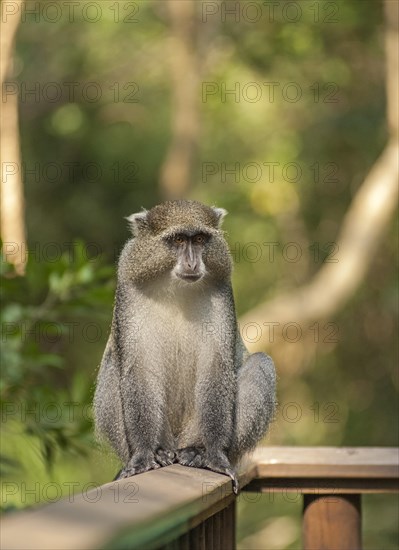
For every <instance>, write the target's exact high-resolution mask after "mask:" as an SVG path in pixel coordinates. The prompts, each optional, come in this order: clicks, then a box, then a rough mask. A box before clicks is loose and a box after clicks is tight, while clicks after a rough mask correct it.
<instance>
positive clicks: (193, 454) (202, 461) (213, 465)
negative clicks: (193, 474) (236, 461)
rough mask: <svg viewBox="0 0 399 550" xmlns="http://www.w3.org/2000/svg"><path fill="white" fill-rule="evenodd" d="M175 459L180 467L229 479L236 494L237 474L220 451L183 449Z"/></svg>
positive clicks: (200, 448) (237, 487)
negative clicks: (202, 470)
mask: <svg viewBox="0 0 399 550" xmlns="http://www.w3.org/2000/svg"><path fill="white" fill-rule="evenodd" d="M176 459H177V462H178V463H179V464H181V465H182V466H190V467H193V468H205V469H207V470H212V472H216V473H218V474H224V475H226V476H229V477H231V480H232V482H233V491H234V493H235V494H238V489H239V485H238V479H237V474H236V473H235V471H234V469H233V468H232V466H231V464H230V462H229V460H228V458H227V456H226V455H225V454H224V453H223V452H222V451H213V452H209V451H207V450H206V449H205V448H204V447H185V448H184V449H179V450H178V451H177V453H176Z"/></svg>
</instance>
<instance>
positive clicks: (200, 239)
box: [193, 235, 205, 244]
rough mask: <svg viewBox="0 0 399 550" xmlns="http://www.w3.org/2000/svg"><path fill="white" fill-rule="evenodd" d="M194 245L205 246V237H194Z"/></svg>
mask: <svg viewBox="0 0 399 550" xmlns="http://www.w3.org/2000/svg"><path fill="white" fill-rule="evenodd" d="M193 243H194V244H204V243H205V235H194V237H193Z"/></svg>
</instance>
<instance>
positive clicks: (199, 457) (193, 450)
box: [176, 446, 206, 468]
mask: <svg viewBox="0 0 399 550" xmlns="http://www.w3.org/2000/svg"><path fill="white" fill-rule="evenodd" d="M176 461H177V462H178V463H179V464H181V465H182V466H191V467H192V468H206V466H205V447H194V446H193V447H184V449H178V451H177V452H176Z"/></svg>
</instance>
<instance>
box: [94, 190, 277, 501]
mask: <svg viewBox="0 0 399 550" xmlns="http://www.w3.org/2000/svg"><path fill="white" fill-rule="evenodd" d="M225 213H226V212H225V211H224V210H223V209H216V208H211V207H208V206H205V205H202V204H201V203H198V202H195V201H171V202H167V203H164V204H161V205H159V206H156V207H154V208H153V209H151V210H149V211H148V212H146V211H144V212H140V213H139V214H137V215H132V216H130V217H129V218H128V219H129V222H130V223H131V225H132V230H133V234H134V238H133V239H131V240H129V241H128V242H127V244H126V245H125V247H124V249H123V251H122V254H121V257H120V260H119V267H118V284H117V290H116V296H115V307H114V316H113V321H112V327H111V334H110V336H109V340H108V343H107V346H106V349H105V352H104V357H103V360H102V363H101V367H100V372H99V375H98V381H97V388H96V393H95V398H94V410H95V420H96V429H97V431H98V433H99V434H100V435H101V436H103V437H105V439H106V440H108V442H109V443H110V444H111V446H112V447H113V449H114V450H115V452H116V453H117V454H118V456H119V458H120V459H121V461H122V462H123V464H124V469H123V470H122V472H121V474H120V477H128V476H130V475H133V474H136V473H140V472H142V471H146V470H148V469H151V468H157V467H160V466H164V465H167V464H171V463H172V462H179V463H180V464H184V465H188V466H197V467H206V468H209V469H212V470H215V471H219V472H222V473H225V474H227V475H230V476H231V477H232V478H233V482H234V487H235V490H237V480H236V476H235V473H234V470H233V466H234V465H235V464H236V463H237V461H238V460H239V459H240V458H241V457H242V455H243V454H244V453H245V452H246V451H249V450H251V449H253V448H254V447H255V446H256V444H257V442H258V441H259V440H260V439H261V438H262V436H263V435H264V434H265V433H266V430H267V427H268V425H269V422H270V421H271V419H272V417H273V414H274V409H275V384H276V380H275V370H274V365H273V362H272V360H271V358H270V357H269V356H267V355H265V354H264V353H255V354H253V355H249V354H248V352H247V351H246V349H245V346H244V344H243V342H242V340H241V337H240V335H239V332H238V330H237V321H236V314H235V307H234V299H233V293H232V288H231V282H230V276H231V259H230V254H229V251H228V247H227V244H226V241H225V239H224V235H223V232H222V230H221V229H220V223H221V220H222V218H223V217H224V215H225ZM182 230H186V231H191V232H193V233H196V232H198V233H200V232H206V233H207V234H208V235H210V237H209V241H208V242H206V244H205V245H204V247H203V251H202V260H203V265H205V269H206V274H205V276H203V277H202V278H201V279H200V280H198V281H197V282H195V283H187V282H185V281H181V280H179V279H177V278H176V277H173V268H174V267H175V264H176V261H177V258H176V255H175V254H174V251H173V250H171V249H170V248H169V247H168V246H167V244H166V242H165V239H164V238H165V237H168V236H169V235H172V236H173V235H175V234H178V233H179V232H180V231H182Z"/></svg>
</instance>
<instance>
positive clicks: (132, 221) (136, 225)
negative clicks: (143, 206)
mask: <svg viewBox="0 0 399 550" xmlns="http://www.w3.org/2000/svg"><path fill="white" fill-rule="evenodd" d="M147 214H148V211H147V210H143V211H142V212H137V213H136V214H131V215H130V216H127V218H126V219H127V221H128V222H129V225H130V229H131V230H132V233H133V235H134V236H135V237H137V235H138V234H139V233H140V232H141V231H142V230H144V229H146V228H147V227H148V222H147Z"/></svg>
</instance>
